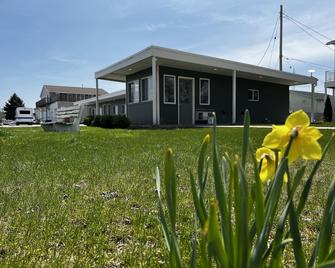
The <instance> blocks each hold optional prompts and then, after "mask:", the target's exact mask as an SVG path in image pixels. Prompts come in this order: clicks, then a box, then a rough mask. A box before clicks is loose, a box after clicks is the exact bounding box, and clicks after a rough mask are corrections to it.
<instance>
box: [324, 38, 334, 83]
mask: <svg viewBox="0 0 335 268" xmlns="http://www.w3.org/2000/svg"><path fill="white" fill-rule="evenodd" d="M326 45H327V46H330V45H332V46H334V76H335V40H332V41H329V42H328V43H326ZM334 80H335V79H334Z"/></svg>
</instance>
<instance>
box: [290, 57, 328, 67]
mask: <svg viewBox="0 0 335 268" xmlns="http://www.w3.org/2000/svg"><path fill="white" fill-rule="evenodd" d="M285 60H293V61H298V62H302V63H306V64H310V65H313V66H317V67H319V68H320V69H324V70H330V69H331V67H329V66H327V65H323V64H319V63H315V62H311V61H305V60H301V59H296V58H288V57H285Z"/></svg>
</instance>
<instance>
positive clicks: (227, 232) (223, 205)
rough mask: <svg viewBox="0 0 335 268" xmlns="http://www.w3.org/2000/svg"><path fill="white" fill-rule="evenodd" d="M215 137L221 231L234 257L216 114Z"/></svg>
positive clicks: (217, 193) (214, 169)
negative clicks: (218, 148)
mask: <svg viewBox="0 0 335 268" xmlns="http://www.w3.org/2000/svg"><path fill="white" fill-rule="evenodd" d="M212 136H213V139H212V155H213V177H214V185H215V193H216V199H217V200H218V206H219V211H220V215H221V232H222V235H223V239H224V243H225V245H226V249H227V254H228V255H229V256H231V258H230V259H233V256H234V252H233V247H232V242H231V237H232V231H231V221H230V218H229V214H228V208H227V197H226V194H225V191H224V188H225V186H224V184H223V183H224V180H223V179H222V174H221V168H220V164H219V159H218V154H217V146H216V117H215V116H214V126H213V135H212Z"/></svg>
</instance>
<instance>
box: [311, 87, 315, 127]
mask: <svg viewBox="0 0 335 268" xmlns="http://www.w3.org/2000/svg"><path fill="white" fill-rule="evenodd" d="M311 85H312V95H311V122H314V121H315V119H314V91H315V84H311Z"/></svg>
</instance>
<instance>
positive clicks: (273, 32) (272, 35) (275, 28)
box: [257, 17, 279, 65]
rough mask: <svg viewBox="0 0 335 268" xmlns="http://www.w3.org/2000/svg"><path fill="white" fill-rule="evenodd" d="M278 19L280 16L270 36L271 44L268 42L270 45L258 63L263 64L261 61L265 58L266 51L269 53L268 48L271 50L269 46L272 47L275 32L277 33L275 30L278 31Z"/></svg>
mask: <svg viewBox="0 0 335 268" xmlns="http://www.w3.org/2000/svg"><path fill="white" fill-rule="evenodd" d="M278 20H279V17H277V20H276V23H275V27H274V28H273V31H272V34H271V38H270V40H269V44H268V46H267V48H266V50H265V52H264V54H263V56H262V58H261V59H260V61H259V62H258V63H257V65H260V64H261V62H262V61H263V59H264V57H265V55H266V53H267V52H268V50H269V47H270V45H271V43H272V40H273V37H274V34H275V32H277V26H278Z"/></svg>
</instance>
